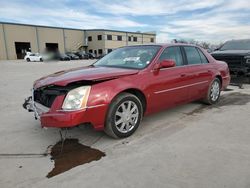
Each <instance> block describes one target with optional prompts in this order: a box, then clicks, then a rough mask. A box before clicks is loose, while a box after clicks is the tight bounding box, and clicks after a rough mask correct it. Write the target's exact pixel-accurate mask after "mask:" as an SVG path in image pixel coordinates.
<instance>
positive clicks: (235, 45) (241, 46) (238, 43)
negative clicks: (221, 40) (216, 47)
mask: <svg viewBox="0 0 250 188" xmlns="http://www.w3.org/2000/svg"><path fill="white" fill-rule="evenodd" d="M220 50H250V40H232V41H228V42H226V43H225V44H224V45H223V46H222V47H221V48H220Z"/></svg>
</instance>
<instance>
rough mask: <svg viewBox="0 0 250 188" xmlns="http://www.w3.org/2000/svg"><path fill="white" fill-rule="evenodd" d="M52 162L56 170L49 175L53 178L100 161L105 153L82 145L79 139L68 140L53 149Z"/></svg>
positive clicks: (48, 176)
mask: <svg viewBox="0 0 250 188" xmlns="http://www.w3.org/2000/svg"><path fill="white" fill-rule="evenodd" d="M50 155H51V160H53V161H54V168H53V169H52V171H51V172H49V173H48V175H47V178H51V177H53V176H56V175H58V174H61V173H63V172H65V171H68V170H70V169H72V168H74V167H76V166H79V165H82V164H85V163H90V162H92V161H97V160H100V159H101V158H102V157H104V156H105V153H104V152H102V151H99V150H97V149H94V148H91V147H89V146H85V145H82V144H80V143H79V142H78V139H66V140H65V141H64V144H63V149H62V142H61V141H60V142H58V143H57V144H56V145H54V146H53V147H52V148H51V154H50Z"/></svg>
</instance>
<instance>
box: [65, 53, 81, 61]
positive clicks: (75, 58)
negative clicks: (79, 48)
mask: <svg viewBox="0 0 250 188" xmlns="http://www.w3.org/2000/svg"><path fill="white" fill-rule="evenodd" d="M66 55H67V56H69V57H70V59H71V60H78V59H79V56H77V55H75V54H74V53H70V52H68V53H66Z"/></svg>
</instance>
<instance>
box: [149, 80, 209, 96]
mask: <svg viewBox="0 0 250 188" xmlns="http://www.w3.org/2000/svg"><path fill="white" fill-rule="evenodd" d="M208 82H209V81H202V82H197V83H194V84H188V85H185V86H179V87H175V88H171V89H165V90H161V91H155V92H154V93H155V94H159V93H164V92H168V91H173V90H177V89H182V88H185V87H191V86H195V85H200V84H205V83H208Z"/></svg>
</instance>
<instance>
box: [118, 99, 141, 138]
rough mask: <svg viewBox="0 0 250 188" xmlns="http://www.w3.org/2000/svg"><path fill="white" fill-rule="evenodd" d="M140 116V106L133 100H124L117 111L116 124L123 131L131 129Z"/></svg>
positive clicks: (126, 131)
mask: <svg viewBox="0 0 250 188" xmlns="http://www.w3.org/2000/svg"><path fill="white" fill-rule="evenodd" d="M138 117H139V110H138V106H137V105H136V103H135V102H133V101H124V102H123V103H122V104H121V105H120V106H119V107H118V108H117V110H116V112H115V126H116V128H117V130H118V131H119V132H121V133H128V132H129V131H131V130H132V129H133V128H134V127H135V125H136V123H137V121H138Z"/></svg>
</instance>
